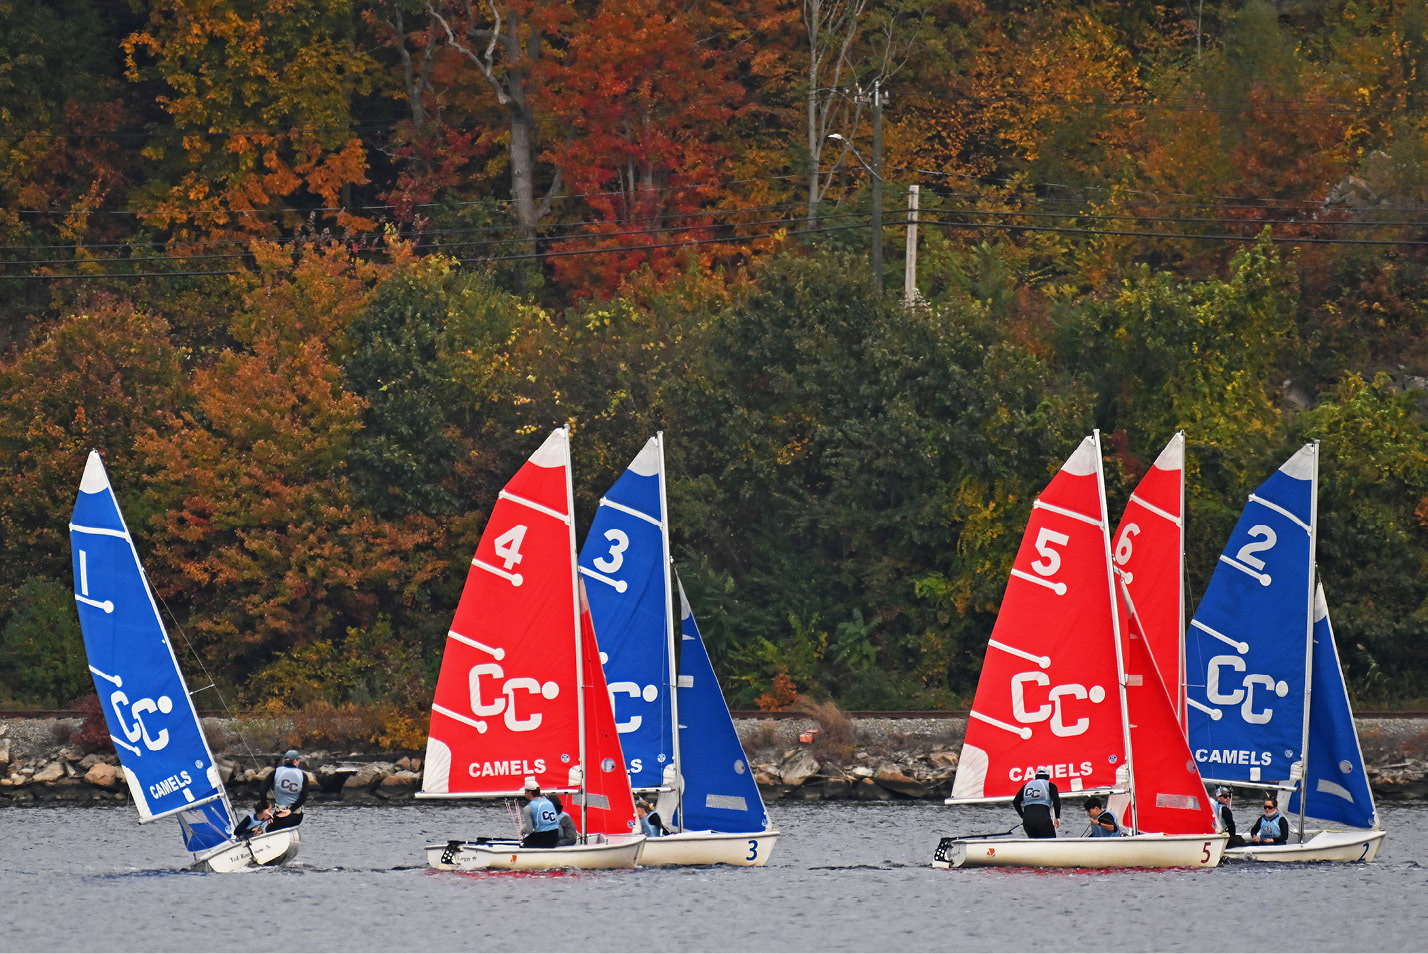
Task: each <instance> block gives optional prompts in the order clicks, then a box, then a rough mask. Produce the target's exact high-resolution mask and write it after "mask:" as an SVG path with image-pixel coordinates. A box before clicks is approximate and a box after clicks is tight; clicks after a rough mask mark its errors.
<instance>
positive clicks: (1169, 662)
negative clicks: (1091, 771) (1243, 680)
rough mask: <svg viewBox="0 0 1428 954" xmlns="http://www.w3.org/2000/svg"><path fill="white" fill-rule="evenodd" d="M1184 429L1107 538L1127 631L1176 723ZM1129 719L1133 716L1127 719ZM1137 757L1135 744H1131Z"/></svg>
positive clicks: (1181, 679) (1181, 670)
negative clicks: (1148, 662)
mask: <svg viewBox="0 0 1428 954" xmlns="http://www.w3.org/2000/svg"><path fill="white" fill-rule="evenodd" d="M1184 515H1185V432H1184V431H1180V432H1177V433H1176V434H1175V436H1174V437H1172V438H1171V439H1170V443H1168V444H1166V445H1165V449H1164V450H1162V451H1161V452H1160V456H1159V457H1157V458H1156V460H1155V463H1154V464H1152V465H1151V468H1150V470H1149V471H1147V472H1146V474H1145V476H1144V477H1142V478H1141V480H1140V483H1139V484H1138V485H1137V486H1136V488H1135V491H1134V492H1133V493H1132V494H1131V496H1130V500H1129V501H1128V502H1127V503H1126V509H1125V513H1124V514H1122V515H1121V523H1120V526H1118V527H1117V528H1116V532H1115V534H1114V535H1113V536H1112V537H1111V541H1112V548H1113V549H1112V556H1113V558H1114V560H1115V563H1116V569H1117V571H1118V572H1119V575H1120V578H1121V580H1122V581H1123V583H1124V585H1125V593H1126V595H1127V597H1128V602H1129V604H1130V608H1131V610H1132V611H1131V612H1130V613H1129V616H1128V618H1127V619H1126V622H1127V623H1128V625H1129V627H1130V630H1131V631H1132V632H1134V633H1136V634H1138V635H1139V636H1141V638H1143V639H1144V640H1145V645H1146V648H1147V649H1148V650H1149V651H1150V655H1151V657H1152V658H1153V659H1154V661H1155V667H1156V669H1157V670H1158V671H1159V673H1160V675H1161V677H1162V680H1163V682H1164V685H1165V692H1166V694H1167V695H1168V696H1169V698H1170V699H1172V700H1174V701H1175V712H1176V716H1177V719H1178V720H1179V723H1180V724H1181V725H1182V726H1183V725H1184V722H1185V716H1184V706H1183V703H1182V701H1181V700H1182V699H1183V696H1184V693H1183V690H1182V687H1183V686H1184V684H1185V660H1184V654H1183V651H1182V647H1183V645H1184V644H1183V642H1182V640H1181V633H1182V631H1183V630H1184V628H1185V612H1184V607H1185V599H1184V577H1185V573H1184V566H1185V560H1184V554H1185V519H1184ZM1133 721H1134V720H1133ZM1136 752H1137V758H1139V757H1140V755H1139V752H1140V749H1139V748H1137V749H1136Z"/></svg>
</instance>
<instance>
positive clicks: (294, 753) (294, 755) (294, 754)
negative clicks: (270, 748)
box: [283, 749, 302, 760]
mask: <svg viewBox="0 0 1428 954" xmlns="http://www.w3.org/2000/svg"><path fill="white" fill-rule="evenodd" d="M283 758H284V759H288V760H291V759H300V758H302V756H301V755H299V754H298V750H297V749H288V751H287V754H286V755H284V756H283Z"/></svg>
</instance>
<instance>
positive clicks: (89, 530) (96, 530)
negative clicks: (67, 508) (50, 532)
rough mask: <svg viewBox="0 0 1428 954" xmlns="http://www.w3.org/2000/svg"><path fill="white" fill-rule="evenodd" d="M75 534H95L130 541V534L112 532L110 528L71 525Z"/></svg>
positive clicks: (118, 531) (71, 529) (121, 531)
mask: <svg viewBox="0 0 1428 954" xmlns="http://www.w3.org/2000/svg"><path fill="white" fill-rule="evenodd" d="M69 529H70V531H71V532H73V533H94V534H98V535H99V536H101V537H118V538H119V539H120V540H127V539H129V534H128V533H127V532H125V531H123V530H110V529H109V528H108V527H82V526H80V525H79V524H77V523H72V524H70V525H69Z"/></svg>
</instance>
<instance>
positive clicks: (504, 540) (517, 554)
mask: <svg viewBox="0 0 1428 954" xmlns="http://www.w3.org/2000/svg"><path fill="white" fill-rule="evenodd" d="M525 538H526V525H525V524H523V523H518V524H516V525H515V526H514V527H512V528H511V529H509V530H507V531H506V532H505V533H503V534H501V535H500V536H499V537H497V538H496V540H495V549H496V556H498V557H500V558H501V560H502V562H503V563H504V564H505V567H506V569H507V570H513V569H515V567H516V564H517V563H520V562H521V559H522V557H521V543H522V541H524V540H525Z"/></svg>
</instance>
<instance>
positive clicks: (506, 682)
mask: <svg viewBox="0 0 1428 954" xmlns="http://www.w3.org/2000/svg"><path fill="white" fill-rule="evenodd" d="M574 504H575V500H574V494H573V492H572V485H571V468H570V441H569V432H568V430H566V429H565V428H559V429H557V430H555V431H553V432H552V433H551V434H550V436H549V437H548V438H546V440H545V442H544V443H543V444H541V446H540V449H539V450H537V451H536V452H535V453H534V454H532V455H531V457H530V459H529V460H528V461H526V463H525V464H524V465H523V466H522V467H521V469H520V470H519V471H517V472H516V474H515V476H514V477H512V478H511V480H510V482H509V483H507V484H506V486H505V488H504V489H502V490H501V492H500V495H499V496H498V499H497V501H496V505H495V507H494V508H493V509H492V511H491V518H490V520H489V521H488V522H487V524H486V529H485V531H484V532H483V533H482V535H481V542H480V544H479V545H478V546H477V548H476V555H475V556H474V557H473V558H472V560H471V569H470V570H469V571H468V574H467V577H466V587H465V589H464V590H463V591H462V594H461V600H460V602H459V603H458V604H457V607H456V615H455V619H454V620H453V621H452V624H451V628H450V630H449V631H448V632H447V637H446V647H445V651H444V653H443V655H442V662H441V672H440V674H439V675H438V677H437V685H436V694H435V698H434V699H433V700H432V705H431V732H430V736H429V738H428V741H427V749H426V762H425V766H424V771H423V774H422V791H421V792H420V793H418V797H419V798H514V797H516V796H518V795H519V794H520V793H521V790H522V788H523V787H524V779H525V778H527V777H534V778H535V779H536V781H537V783H538V784H539V785H540V787H541V789H542V790H543V791H545V792H569V793H573V796H574V797H573V799H571V800H568V804H569V807H570V814H571V816H572V817H573V819H574V820H575V822H576V827H577V829H578V831H579V832H580V833H581V834H580V841H579V842H578V843H577V844H575V845H573V846H569V847H563V848H527V847H523V846H522V845H521V843H520V840H519V839H518V838H511V837H482V838H476V839H473V840H464V839H453V840H450V841H446V842H442V843H439V844H430V845H427V846H426V854H427V864H428V865H429V866H430V867H433V868H440V869H448V870H477V869H486V868H496V869H548V868H631V867H634V865H635V863H636V860H637V859H638V857H639V853H640V846H641V844H642V843H643V841H644V840H645V838H644V835H643V834H640V833H638V832H637V823H636V821H635V806H634V797H633V795H632V794H631V791H630V781H629V776H628V775H627V774H626V773H625V759H624V755H623V753H622V752H621V750H620V739H619V734H618V733H617V732H616V730H615V716H614V711H613V709H612V708H611V705H610V696H609V692H608V690H607V687H606V685H605V677H604V673H603V671H602V670H601V666H600V651H599V647H598V645H597V643H596V639H595V630H594V626H593V624H592V621H591V617H590V610H589V605H588V603H587V600H586V596H585V591H584V587H583V586H582V584H581V583H580V580H579V577H578V576H577V574H576V563H575V519H574V510H575V507H574Z"/></svg>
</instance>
